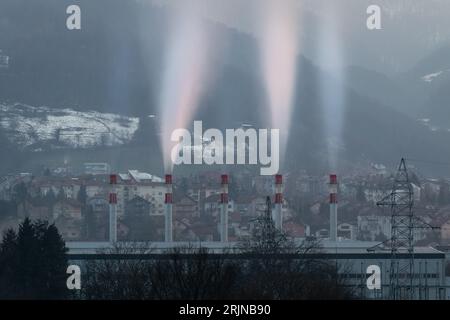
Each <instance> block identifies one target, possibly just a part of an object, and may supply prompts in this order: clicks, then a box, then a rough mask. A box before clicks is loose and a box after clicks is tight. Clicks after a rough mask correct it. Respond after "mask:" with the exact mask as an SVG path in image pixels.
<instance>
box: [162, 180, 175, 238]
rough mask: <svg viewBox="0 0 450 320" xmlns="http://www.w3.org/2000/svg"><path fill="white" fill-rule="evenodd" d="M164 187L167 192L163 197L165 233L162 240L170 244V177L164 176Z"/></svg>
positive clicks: (171, 200) (171, 201)
mask: <svg viewBox="0 0 450 320" xmlns="http://www.w3.org/2000/svg"><path fill="white" fill-rule="evenodd" d="M166 187H167V192H166V195H165V200H164V203H165V207H164V211H165V212H164V216H165V233H164V238H165V241H166V242H172V241H173V238H172V203H173V199H172V198H173V197H172V175H171V174H166Z"/></svg>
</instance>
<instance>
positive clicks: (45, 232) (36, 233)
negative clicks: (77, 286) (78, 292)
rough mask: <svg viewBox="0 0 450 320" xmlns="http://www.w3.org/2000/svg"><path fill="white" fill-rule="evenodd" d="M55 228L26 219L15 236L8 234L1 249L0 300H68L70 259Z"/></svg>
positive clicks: (10, 231) (12, 232) (11, 233)
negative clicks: (67, 280) (67, 269)
mask: <svg viewBox="0 0 450 320" xmlns="http://www.w3.org/2000/svg"><path fill="white" fill-rule="evenodd" d="M66 250H67V249H66V247H65V243H64V241H63V239H62V238H61V236H60V234H59V233H58V230H57V228H56V227H55V226H54V225H48V223H47V222H43V221H36V222H34V223H32V222H31V220H30V219H28V218H27V219H25V220H24V221H23V223H22V224H21V225H20V226H19V231H18V233H17V234H16V232H15V231H13V230H12V229H10V230H8V231H7V232H6V234H5V236H4V237H3V240H2V243H1V245H0V298H5V299H61V298H65V297H66V294H67V289H66V287H65V280H66V268H67V257H66Z"/></svg>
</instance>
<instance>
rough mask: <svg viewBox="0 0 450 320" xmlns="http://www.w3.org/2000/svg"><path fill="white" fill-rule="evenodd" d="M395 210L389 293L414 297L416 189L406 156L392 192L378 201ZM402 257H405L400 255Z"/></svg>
mask: <svg viewBox="0 0 450 320" xmlns="http://www.w3.org/2000/svg"><path fill="white" fill-rule="evenodd" d="M377 205H378V206H385V207H389V208H390V210H391V239H390V241H389V242H390V250H391V265H390V273H389V296H390V298H391V299H393V300H397V299H413V298H414V283H413V281H414V228H415V223H414V212H413V206H414V193H413V189H412V186H411V183H410V181H409V177H408V171H407V168H406V161H405V159H403V158H402V160H401V162H400V165H399V167H398V171H397V174H396V177H395V180H394V185H393V187H392V190H391V192H390V194H388V195H387V196H386V197H384V198H383V199H382V200H381V201H379V202H377ZM400 258H401V259H400Z"/></svg>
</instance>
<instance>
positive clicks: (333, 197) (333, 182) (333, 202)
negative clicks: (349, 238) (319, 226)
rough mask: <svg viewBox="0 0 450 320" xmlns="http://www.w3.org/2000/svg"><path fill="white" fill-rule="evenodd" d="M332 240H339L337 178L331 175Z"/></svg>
mask: <svg viewBox="0 0 450 320" xmlns="http://www.w3.org/2000/svg"><path fill="white" fill-rule="evenodd" d="M329 190H330V240H331V241H336V240H337V190H338V184H337V176H336V175H335V174H330V184H329Z"/></svg>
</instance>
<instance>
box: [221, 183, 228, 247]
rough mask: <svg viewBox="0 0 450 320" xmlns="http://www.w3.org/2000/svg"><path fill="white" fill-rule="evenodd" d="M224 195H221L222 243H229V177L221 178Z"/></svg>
mask: <svg viewBox="0 0 450 320" xmlns="http://www.w3.org/2000/svg"><path fill="white" fill-rule="evenodd" d="M221 181H222V193H221V194H220V241H221V242H228V175H226V174H223V175H222V176H221Z"/></svg>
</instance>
